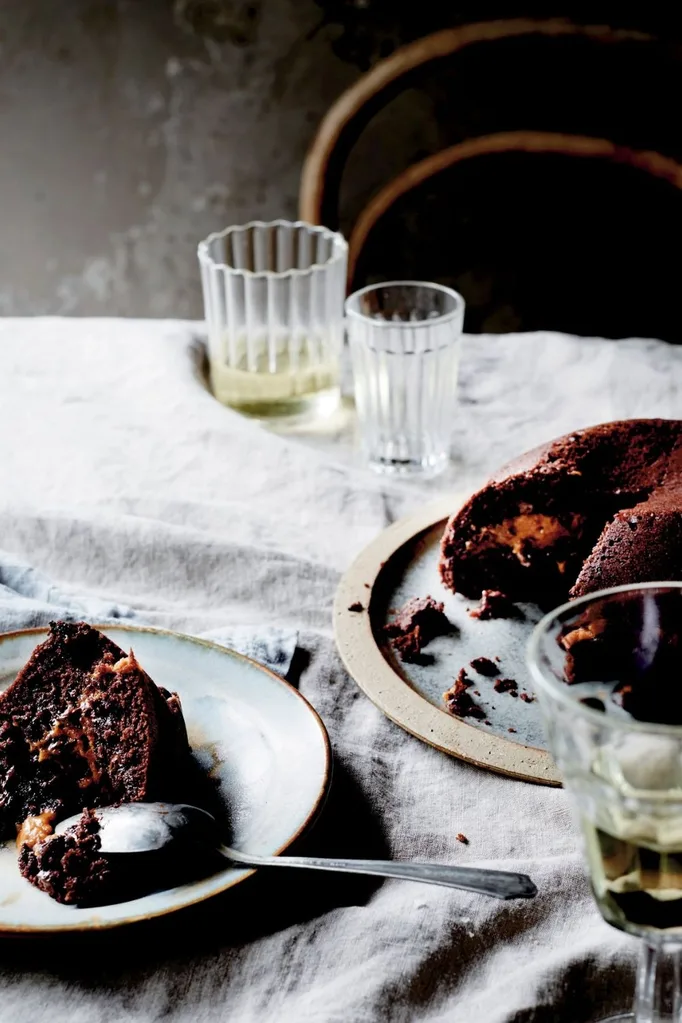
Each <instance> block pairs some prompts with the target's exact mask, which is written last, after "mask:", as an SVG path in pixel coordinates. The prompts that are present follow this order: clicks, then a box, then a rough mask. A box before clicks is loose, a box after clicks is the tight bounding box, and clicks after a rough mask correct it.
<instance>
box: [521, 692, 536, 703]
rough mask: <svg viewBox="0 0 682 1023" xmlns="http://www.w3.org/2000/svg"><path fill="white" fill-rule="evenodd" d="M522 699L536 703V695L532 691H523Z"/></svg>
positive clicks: (525, 701)
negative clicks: (531, 693) (532, 694)
mask: <svg viewBox="0 0 682 1023" xmlns="http://www.w3.org/2000/svg"><path fill="white" fill-rule="evenodd" d="M521 699H522V700H523V702H524V703H535V697H534V696H531V695H530V693H521Z"/></svg>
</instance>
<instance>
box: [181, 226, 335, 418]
mask: <svg viewBox="0 0 682 1023" xmlns="http://www.w3.org/2000/svg"><path fill="white" fill-rule="evenodd" d="M347 255H348V246H347V243H346V241H345V240H344V238H343V237H342V236H341V235H340V234H338V233H336V232H334V231H329V230H327V228H325V227H315V226H313V225H311V224H305V223H303V222H300V221H299V222H296V223H290V222H288V221H286V220H275V221H273V222H271V223H263V222H261V221H253V222H252V223H249V224H244V225H243V226H238V227H228V228H227V229H226V230H224V231H221V232H219V233H217V234H211V235H209V236H208V238H206V239H205V240H204V241H202V242H201V243H200V245H199V250H198V256H199V264H200V267H201V280H202V286H203V292H204V308H205V314H206V322H207V326H208V354H209V367H210V375H211V386H212V388H213V392H214V394H215V396H216V397H217V398H218V399H219V400H220V401H222V402H223V403H224V404H226V405H230V406H231V407H232V408H236V409H238V410H239V411H240V412H244V413H246V414H247V415H251V416H256V417H258V418H262V419H291V418H292V417H300V416H303V417H309V416H318V415H319V416H323V415H327V414H329V413H330V412H332V411H333V410H334V409H335V408H336V406H337V404H338V402H339V396H340V386H339V380H340V369H339V363H340V357H341V351H342V348H343V300H344V296H345V289H346V264H347Z"/></svg>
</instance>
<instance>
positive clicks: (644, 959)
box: [634, 942, 682, 1023]
mask: <svg viewBox="0 0 682 1023" xmlns="http://www.w3.org/2000/svg"><path fill="white" fill-rule="evenodd" d="M634 1020H635V1023H682V989H681V988H680V947H679V946H667V947H666V946H664V945H660V944H656V943H652V944H649V943H647V942H645V943H643V944H642V947H641V951H640V958H639V967H638V969H637V989H636V993H635V1013H634Z"/></svg>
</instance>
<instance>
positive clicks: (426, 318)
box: [346, 281, 464, 476]
mask: <svg viewBox="0 0 682 1023" xmlns="http://www.w3.org/2000/svg"><path fill="white" fill-rule="evenodd" d="M463 319H464V299H463V298H462V296H461V295H459V294H457V292H456V291H452V290H451V289H450V288H446V287H443V286H441V285H439V284H429V283H425V282H421V281H390V282H388V283H386V284H378V285H372V286H370V287H367V288H363V289H362V290H361V291H356V292H355V294H353V295H351V296H350V298H348V299H347V300H346V322H347V328H348V339H349V343H350V351H351V358H352V361H353V377H354V381H355V404H356V408H357V414H358V421H359V424H360V429H361V434H362V442H363V446H364V448H365V452H366V455H367V458H368V459H369V463H370V465H371V466H372V467H373V468H374V469H376V470H377V471H379V472H384V473H391V474H395V475H412V474H422V475H431V476H434V475H436V473H438V472H441V471H442V470H443V469H444V468H445V466H446V464H447V461H448V455H449V448H450V439H451V436H452V429H453V417H454V412H455V405H456V398H457V368H458V363H459V350H460V340H461V336H462V323H463Z"/></svg>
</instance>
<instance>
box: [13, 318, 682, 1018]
mask: <svg viewBox="0 0 682 1023" xmlns="http://www.w3.org/2000/svg"><path fill="white" fill-rule="evenodd" d="M202 373H203V371H202V344H201V328H200V326H199V325H197V324H192V323H182V322H169V321H165V322H158V321H141V320H137V321H135V320H126V321H123V320H114V319H112V320H105V319H102V320H65V319H51V318H40V319H26V320H4V321H0V430H1V436H2V442H1V447H0V549H2V550H3V551H4V552H5V554H4V555H3V558H4V560H3V559H0V564H2V565H4V566H5V567H4V568H3V569H2V572H3V575H2V578H0V584H2V585H3V586H4V588H5V590H7V589H9V590H10V591H12V590H13V589H14V590H16V586H13V584H12V579H11V578H8V577H7V568H6V566H7V565H8V564H9V565H19V566H24V568H23V569H22V571H26V572H29V573H30V572H34V573H37V575H35V576H34V578H36V579H39V580H43V582H44V583H45V585H47V586H48V589H49V588H50V587H54V588H55V589H54V592H56V593H59V594H65V593H66V594H68V595H70V597H72V598H75V599H77V600H79V601H81V602H82V603H83V604H84V606H86V607H91V606H96V607H98V608H102V609H106V607H113V606H115V607H116V608H118V609H120V608H121V607H122V606H123V607H125V608H127V609H129V612H130V614H131V615H133V616H135V617H136V618H138V619H139V620H144V621H146V622H149V623H151V624H158V625H159V626H163V627H166V628H175V629H179V630H182V631H185V632H190V633H212V634H213V635H216V636H218V637H219V638H220V637H221V636H223V637H225V636H227V637H228V640H229V636H230V635H234V630H235V629H236V630H239V629H241V630H242V634H243V635H250V634H252V633H253V630H256V632H258V630H259V629H260V630H263V629H266V628H271V629H276V630H280V634H281V635H285V636H291V635H296V634H297V636H298V647H297V650H296V653H295V655H294V658H293V662H292V664H291V667H290V669H289V677H290V678H291V679H292V681H293V682H294V683H295V684H297V685H298V686H299V688H300V690H301V692H302V693H304V694H305V696H306V697H307V698H308V699H309V700H310V701H311V702H312V703H313V704H314V706H315V707H316V708H317V710H318V711H319V712H320V714H321V715H322V718H323V719H324V721H325V723H326V725H327V728H328V730H329V733H330V737H331V741H332V745H333V750H334V756H335V765H336V766H335V775H334V781H333V786H332V791H331V795H330V797H329V801H328V804H327V806H326V809H325V811H324V813H323V815H322V817H321V818H320V819H319V821H318V823H317V824H316V826H315V827H314V828H313V829H312V830H311V831H310V833H309V834H308V835H307V837H306V838H305V840H304V842H303V844H302V847H301V848H302V851H310V852H313V851H314V852H317V853H321V854H325V853H326V854H331V853H339V854H347V855H354V856H381V855H384V856H385V855H390V856H394V857H397V858H428V859H435V860H444V861H445V860H451V861H456V862H458V863H469V864H478V865H481V866H491V867H501V868H507V869H512V870H521V871H526V872H528V873H530V874H531V875H532V876H533V878H534V879H535V880H536V882H537V884H538V887H539V889H540V894H539V896H538V897H537V898H536V899H535V900H534V901H530V902H509V903H504V902H497V901H495V900H492V899H486V898H483V897H480V896H476V895H472V894H468V893H465V892H455V891H449V890H446V889H441V888H436V887H429V886H425V885H417V884H411V883H402V882H398V881H387V882H384V883H381V882H379V881H377V880H369V879H361V878H346V877H342V876H340V875H339V876H332V875H323V874H313V873H310V874H308V873H300V874H298V873H296V872H292V873H291V875H289V874H288V873H287V874H282V873H281V872H279V871H273V872H271V873H270V874H265V873H263V874H262V875H261V876H257V877H255V878H254V879H252V880H251V881H249V882H247V883H246V884H244V885H240V886H238V888H236V889H234V891H232V892H228V893H226V894H225V895H224V896H221V897H219V898H216V899H214V900H212V901H211V902H210V903H207V904H205V905H203V906H200V907H198V908H195V909H191V910H187V911H185V912H183V913H181V914H176V915H174V916H172V917H168V918H165V919H163V920H161V921H157V922H154V923H150V924H147V925H142V926H140V927H138V928H127V929H122V930H116V931H113V932H110V933H109V934H103V935H101V936H89V937H87V938H86V939H82V938H80V939H79V938H73V939H68V940H67V939H66V938H60V939H54V938H53V939H38V940H34V939H28V938H27V939H21V940H16V939H12V940H10V939H5V940H3V941H1V942H0V1021H1V1023H21V1021H24V1020H26V1021H28V1020H30V1021H31V1023H62V1021H64V1023H67V1021H68V1023H119V1021H124V1020H125V1021H132V1023H152V1021H157V1020H162V1019H163V1020H168V1021H172V1023H214V1021H215V1023H218V1021H221V1023H228V1021H229V1023H233V1021H234V1023H257V1021H258V1023H262V1021H268V1023H269V1021H273V1023H370V1021H371V1023H374V1021H384V1020H386V1021H390V1023H413V1021H418V1023H511V1021H514V1023H527V1021H528V1023H529V1021H531V1020H532V1021H566V1023H581V1021H587V1020H591V1019H596V1018H599V1017H600V1015H604V1014H606V1012H607V1010H610V1011H615V1010H616V1009H619V1008H623V1007H627V1005H628V1003H629V1000H630V998H631V993H632V988H633V969H632V967H633V962H634V955H635V952H636V948H635V942H634V941H632V940H631V939H629V938H627V937H625V936H623V935H621V934H619V933H618V932H616V931H614V930H612V929H610V928H609V927H607V925H606V924H604V923H603V922H602V920H601V918H600V917H599V915H598V913H597V910H596V909H595V907H594V905H593V903H592V900H591V897H590V895H589V891H588V886H587V882H586V876H585V869H584V866H583V861H582V856H581V851H580V846H579V840H578V835H577V830H576V827H575V825H574V823H573V819H572V816H571V812H570V806H569V803H568V800H567V797H566V795H565V793H564V792H563V791H561V790H554V789H547V788H542V787H539V786H534V785H530V784H525V783H522V782H516V781H512V780H509V779H505V778H502V777H498V776H496V775H493V774H491V773H489V772H486V771H483V770H480V769H477V768H474V767H470V766H467V765H466V764H463V763H460V762H458V761H457V760H454V759H451V758H449V757H447V756H445V755H443V754H441V753H439V752H438V751H436V750H434V749H431V748H429V747H428V746H426V745H424V744H423V743H421V742H419V741H418V740H417V739H414V738H412V737H411V736H409V735H407V734H406V733H404V732H403V731H402V730H401V729H400V728H398V727H397V726H396V725H394V724H392V723H391V722H390V721H388V720H387V719H386V718H385V717H383V715H382V714H381V713H380V712H379V711H378V710H377V709H376V708H375V707H374V706H373V705H372V704H371V703H370V702H369V701H368V700H367V699H366V698H365V696H364V695H362V694H361V693H360V691H359V690H358V689H357V687H356V686H355V684H354V683H353V681H352V680H351V679H349V678H348V676H347V675H346V674H345V672H344V670H343V668H342V667H341V664H340V662H339V658H338V656H337V654H336V652H335V647H334V642H333V638H332V629H331V604H332V599H333V595H334V590H335V587H336V585H337V582H338V580H339V577H340V574H341V573H342V572H343V571H344V569H345V568H346V567H347V566H348V565H349V563H350V562H351V560H352V558H353V557H354V556H355V555H356V554H357V553H358V552H359V551H360V550H361V549H362V547H363V546H364V545H365V544H366V543H367V542H368V541H370V540H371V539H372V538H373V537H374V536H375V535H376V534H377V533H378V532H379V531H380V530H381V529H383V528H384V527H385V526H387V525H388V524H389V523H390V522H391V521H393V520H394V519H395V518H396V517H397V516H400V515H402V514H405V513H408V512H410V511H411V510H413V509H415V508H417V507H418V506H419V505H420V504H422V503H423V502H425V501H427V500H430V499H432V498H433V497H434V496H436V495H437V494H439V493H441V492H444V491H445V490H448V489H449V490H451V491H452V492H453V493H454V492H460V493H461V492H462V491H465V490H468V489H469V490H470V489H471V488H472V487H474V486H475V485H476V484H478V483H479V482H480V481H481V480H482V479H483V478H484V477H485V475H486V473H487V472H488V471H489V470H491V469H493V468H494V467H496V466H497V465H499V464H500V463H501V462H503V461H504V460H506V459H507V458H509V457H511V456H513V455H515V454H517V453H518V452H520V451H522V450H523V449H525V448H528V447H530V446H532V445H534V444H536V443H538V442H540V441H543V440H545V439H547V438H548V437H551V436H553V435H556V434H560V433H562V432H565V431H567V430H571V429H574V428H576V427H579V426H584V425H587V424H590V423H594V422H598V421H603V420H607V419H613V418H618V417H624V416H650V415H655V416H673V417H676V416H680V415H681V414H682V397H681V393H680V392H681V389H682V348H674V347H669V346H667V345H665V344H663V343H661V342H657V341H641V340H631V341H618V342H614V341H603V340H591V339H584V338H581V339H577V338H572V337H567V336H564V335H557V334H547V333H537V334H529V335H505V336H475V337H467V338H465V342H464V351H463V359H462V366H461V375H460V404H459V411H458V414H457V418H456V422H455V424H454V435H453V454H454V461H453V467H452V469H451V470H450V472H449V473H448V474H447V475H446V476H445V477H442V478H441V479H440V480H439V481H435V482H432V483H428V484H427V483H411V484H400V483H395V482H387V481H382V480H380V479H378V478H376V477H374V476H373V475H371V474H370V473H369V472H368V471H367V470H365V469H364V468H363V466H362V463H361V461H360V460H359V458H358V456H357V454H356V453H355V451H354V449H353V446H352V442H351V440H350V439H349V437H350V436H351V435H350V434H349V431H348V429H345V430H344V429H341V428H339V429H338V430H337V431H336V432H335V428H334V427H333V425H332V426H330V427H329V429H328V432H327V433H326V434H319V435H317V436H315V437H311V438H306V436H305V435H303V434H301V433H298V434H294V435H290V436H285V437H283V436H280V435H275V434H272V433H269V432H267V431H265V430H263V429H262V428H260V427H259V426H258V425H256V424H254V423H251V422H249V421H247V420H244V419H242V418H240V417H239V416H237V415H236V414H234V413H232V412H230V411H228V410H226V409H224V408H223V407H221V406H220V405H219V404H218V403H217V402H216V401H215V400H214V399H213V398H212V397H211V395H210V394H209V393H208V391H207V390H206V387H205V384H204V382H203V375H202ZM26 566H29V567H28V568H27V567H26ZM10 575H11V573H10ZM5 598H7V601H10V599H13V598H12V594H11V593H10V594H9V596H8V594H7V593H6V592H4V591H2V592H0V604H2V601H3V600H4V599H5ZM45 598H46V595H45V593H44V592H42V591H40V592H36V593H35V594H34V596H33V597H30V595H29V597H28V598H27V599H29V600H31V599H34V600H35V601H36V602H37V603H38V604H40V602H41V601H44V600H45ZM55 602H57V603H58V601H55V600H54V599H47V603H48V604H50V603H52V604H54V603H55ZM3 607H4V604H3ZM0 610H2V608H0ZM24 610H26V611H27V612H28V613H29V614H30V613H31V609H30V608H25V609H24ZM33 611H35V613H36V614H41V613H43V612H44V613H48V612H49V608H47V609H46V608H44V607H43V608H42V611H40V608H38V609H36V608H33ZM3 614H4V611H3ZM15 620H16V619H14V618H11V616H10V618H8V617H7V616H6V615H4V617H3V618H2V621H3V622H5V623H6V622H8V621H15ZM36 620H44V619H38V618H36ZM5 627H7V625H5ZM458 832H463V833H464V834H465V835H467V836H468V838H469V845H467V846H463V845H460V844H459V843H457V842H455V841H454V836H455V835H456V834H457V833H458ZM275 874H276V875H277V876H276V877H275V876H274V875H275Z"/></svg>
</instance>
